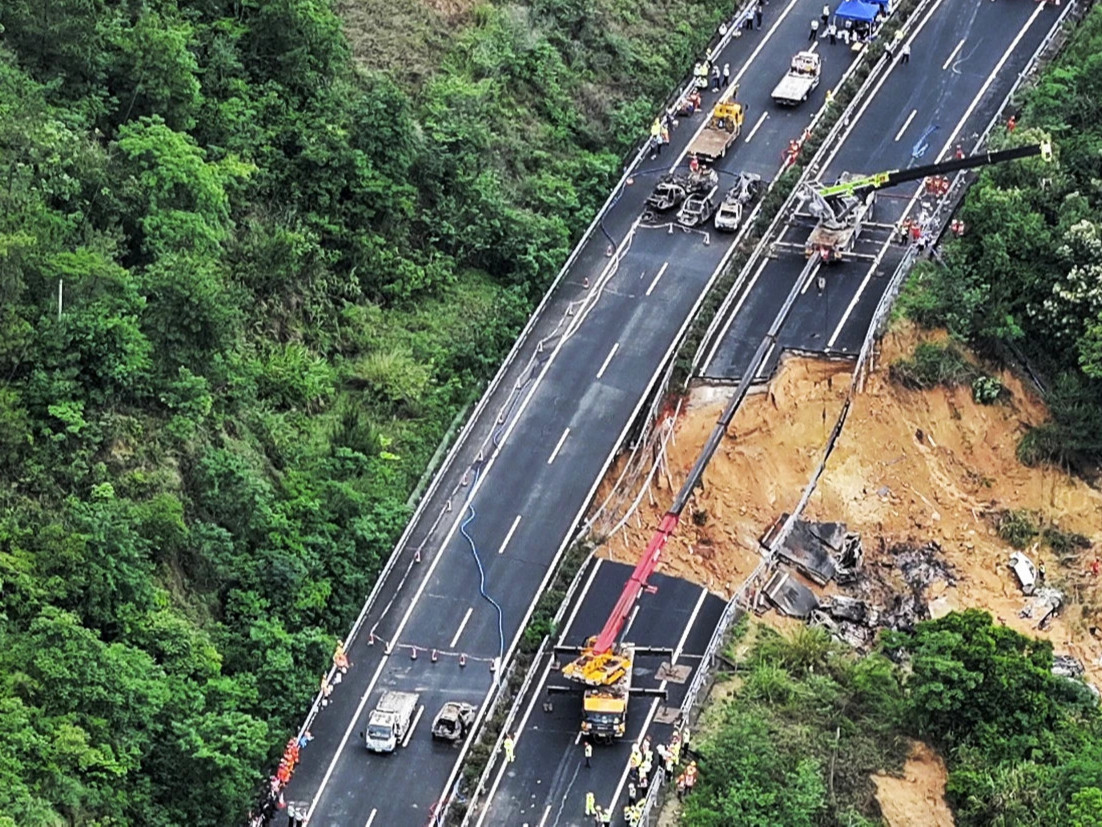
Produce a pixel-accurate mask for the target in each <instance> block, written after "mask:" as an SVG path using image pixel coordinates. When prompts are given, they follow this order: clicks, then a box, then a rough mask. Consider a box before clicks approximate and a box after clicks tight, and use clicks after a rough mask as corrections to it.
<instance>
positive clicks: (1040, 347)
mask: <svg viewBox="0 0 1102 827" xmlns="http://www.w3.org/2000/svg"><path fill="white" fill-rule="evenodd" d="M1021 97H1022V99H1021V101H1020V102H1019V103H1018V108H1020V110H1021V116H1020V117H1019V118H1018V124H1019V126H1018V128H1017V129H1016V130H1015V131H1014V132H1013V134H1007V130H1006V129H999V130H997V134H996V136H995V140H994V142H993V143H994V145H995V146H1002V145H1008V144H1010V143H1011V142H1013V144H1015V145H1019V144H1029V143H1036V142H1038V141H1040V140H1044V139H1045V138H1046V137H1051V139H1052V143H1053V149H1054V153H1055V161H1054V162H1052V163H1046V162H1044V161H1040V160H1033V161H1026V162H1019V163H1014V164H1005V165H999V166H994V167H988V168H987V169H986V170H984V172H983V173H982V174H981V175H980V176H979V179H978V181H977V182H976V184H975V185H974V186H972V188H971V189H970V190H969V191H968V195H967V196H966V198H965V200H964V203H963V205H962V206H961V209H960V211H959V213H958V215H959V217H960V218H961V219H962V220H963V221H964V224H965V228H966V230H965V234H964V236H963V238H961V239H956V240H953V241H951V242H948V243H946V244H945V245H944V256H943V262H941V263H937V264H934V263H929V264H925V265H923V266H920V267H919V268H917V269H916V271H915V273H913V274H912V276H911V279H910V281H909V282H908V285H907V287H906V288H905V291H904V294H903V296H902V300H901V302H900V309H901V310H902V311H903V312H904V313H906V314H907V315H909V316H910V317H911V318H913V319H914V320H916V321H917V322H919V323H920V324H923V325H926V326H930V327H942V326H943V327H947V328H948V329H949V331H950V333H952V334H953V335H954V336H955V337H956V338H958V339H959V340H961V341H963V342H966V343H968V344H970V345H971V346H972V347H973V348H974V349H975V350H976V351H977V352H979V353H980V354H981V355H984V356H986V357H989V358H992V359H994V360H997V361H999V362H1002V363H1006V364H1009V365H1012V366H1014V367H1015V368H1019V369H1024V370H1028V371H1030V372H1031V373H1032V374H1033V376H1034V377H1035V378H1037V379H1038V380H1039V381H1040V383H1041V384H1042V386H1043V387H1044V388H1045V390H1046V401H1047V402H1048V404H1049V407H1050V409H1051V412H1052V421H1051V422H1049V423H1046V424H1044V425H1041V426H1040V427H1037V428H1034V429H1033V430H1032V431H1030V432H1029V433H1027V434H1026V435H1025V436H1024V437H1023V439H1022V442H1021V443H1020V445H1019V446H1018V456H1019V457H1020V458H1021V459H1022V461H1024V462H1027V463H1031V464H1032V463H1040V462H1051V463H1054V464H1059V465H1062V466H1064V467H1067V468H1071V469H1073V470H1075V471H1076V472H1078V473H1081V474H1083V475H1085V476H1088V477H1092V478H1093V477H1095V476H1097V472H1098V467H1099V463H1100V462H1102V10H1100V9H1097V8H1096V9H1093V10H1092V11H1091V12H1090V13H1089V14H1088V16H1087V17H1086V19H1085V20H1084V21H1083V22H1082V23H1081V24H1080V25H1079V27H1078V29H1077V30H1076V32H1075V34H1074V36H1073V37H1072V39H1071V42H1070V44H1069V45H1068V46H1067V47H1066V49H1065V50H1064V52H1063V53H1062V54H1061V56H1060V57H1059V58H1058V59H1057V60H1056V61H1055V62H1054V63H1053V64H1052V65H1050V66H1049V67H1047V68H1046V69H1045V71H1044V72H1043V73H1042V74H1041V76H1040V79H1039V81H1038V82H1037V84H1036V85H1035V86H1033V87H1032V88H1031V89H1029V90H1028V91H1027V92H1025V93H1024V94H1023V95H1022V96H1021Z"/></svg>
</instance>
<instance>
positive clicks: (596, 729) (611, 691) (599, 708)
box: [582, 643, 635, 744]
mask: <svg viewBox="0 0 1102 827" xmlns="http://www.w3.org/2000/svg"><path fill="white" fill-rule="evenodd" d="M617 655H618V656H619V657H621V658H622V659H623V661H622V663H623V669H622V670H621V673H620V674H619V676H618V677H617V678H616V679H615V680H614V681H613V682H611V683H608V684H605V685H602V686H593V687H590V688H588V689H586V690H585V693H584V694H583V695H582V734H583V735H584V736H586V737H588V738H590V739H591V740H593V741H597V742H599V743H606V744H607V743H610V742H612V741H613V740H615V739H616V738H623V737H624V733H625V732H626V731H627V720H628V698H629V697H630V696H631V669H632V666H633V665H634V663H635V647H634V646H633V645H632V644H630V643H624V644H621V645H620V647H619V651H618V652H617Z"/></svg>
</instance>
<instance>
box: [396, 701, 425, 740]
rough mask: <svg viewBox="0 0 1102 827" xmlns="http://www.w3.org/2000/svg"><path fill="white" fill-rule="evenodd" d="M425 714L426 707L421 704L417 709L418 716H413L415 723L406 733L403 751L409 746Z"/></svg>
mask: <svg viewBox="0 0 1102 827" xmlns="http://www.w3.org/2000/svg"><path fill="white" fill-rule="evenodd" d="M424 714H425V705H424V704H421V706H420V707H418V709H417V714H416V715H414V716H413V723H412V724H410V725H409V730H408V731H407V732H406V737H405V738H403V739H402V749H405V748H406V747H408V746H409V739H410V738H412V737H413V731H414V730H415V729H417V724H419V723H420V722H421V716H422V715H424Z"/></svg>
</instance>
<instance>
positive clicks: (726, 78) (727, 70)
mask: <svg viewBox="0 0 1102 827" xmlns="http://www.w3.org/2000/svg"><path fill="white" fill-rule="evenodd" d="M730 85H731V64H730V63H724V64H723V88H724V89H726V88H727V87H728V86H730Z"/></svg>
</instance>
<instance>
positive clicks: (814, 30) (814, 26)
mask: <svg viewBox="0 0 1102 827" xmlns="http://www.w3.org/2000/svg"><path fill="white" fill-rule="evenodd" d="M818 36H819V21H818V20H812V21H811V34H809V35H808V36H807V42H808V43H813V42H815V38H816V37H818Z"/></svg>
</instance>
